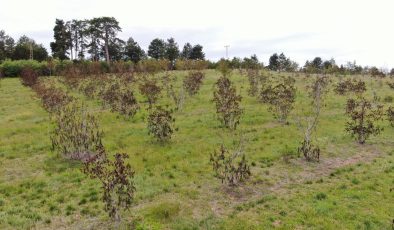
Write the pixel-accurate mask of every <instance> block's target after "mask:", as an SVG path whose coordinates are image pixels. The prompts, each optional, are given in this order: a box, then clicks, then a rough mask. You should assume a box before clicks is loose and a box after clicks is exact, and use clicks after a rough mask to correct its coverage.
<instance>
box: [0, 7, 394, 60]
mask: <svg viewBox="0 0 394 230" xmlns="http://www.w3.org/2000/svg"><path fill="white" fill-rule="evenodd" d="M393 9H394V1H393V0H325V1H322V0H297V1H295V0H275V1H274V0H270V1H268V0H242V1H217V0H216V1H215V0H166V1H162V0H157V1H154V0H140V1H134V0H110V1H109V0H84V1H82V0H67V1H66V0H34V1H33V0H1V2H0V29H3V30H5V31H6V33H7V34H9V35H11V36H12V37H14V39H17V38H18V37H19V36H20V35H23V34H26V35H27V36H29V37H31V38H34V39H35V40H36V41H37V42H39V43H43V44H44V45H45V46H46V47H49V42H50V41H52V37H53V31H52V29H53V26H54V22H55V19H56V18H61V19H64V20H66V21H67V20H70V19H89V18H92V17H99V16H113V17H115V18H116V19H117V20H118V21H119V22H120V26H121V27H122V29H123V32H122V33H120V34H119V36H120V37H121V38H123V39H125V40H126V39H127V38H128V37H130V36H131V37H133V38H134V39H135V40H136V41H137V42H138V43H140V45H141V46H142V47H143V48H144V49H146V48H147V46H148V45H149V43H150V41H151V40H152V39H154V38H156V37H159V38H164V39H165V38H169V37H174V38H175V40H176V41H177V42H178V44H179V46H180V48H182V46H183V44H184V43H185V42H188V41H189V42H191V43H192V44H196V43H200V44H201V45H203V46H204V51H205V53H206V57H207V58H209V59H213V60H216V59H218V58H220V57H223V56H225V48H224V45H230V48H229V56H230V57H233V56H241V57H244V56H250V55H251V54H256V55H257V56H258V57H259V59H260V60H261V61H263V62H264V63H267V62H268V58H269V56H270V55H271V54H272V53H274V52H278V53H280V52H284V53H285V54H286V56H288V57H290V58H292V59H293V60H296V61H297V62H299V63H300V64H301V65H303V64H304V63H305V60H307V59H312V58H314V57H315V56H320V57H322V58H323V59H330V58H331V57H334V58H335V59H336V60H337V63H346V62H347V61H353V60H356V61H357V63H358V64H361V65H363V66H364V65H376V66H378V67H384V68H394V27H393V26H394V13H393ZM48 51H50V50H48Z"/></svg>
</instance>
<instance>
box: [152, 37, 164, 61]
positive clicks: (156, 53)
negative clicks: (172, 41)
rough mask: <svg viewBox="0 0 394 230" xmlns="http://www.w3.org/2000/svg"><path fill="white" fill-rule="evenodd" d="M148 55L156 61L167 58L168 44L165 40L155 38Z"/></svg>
mask: <svg viewBox="0 0 394 230" xmlns="http://www.w3.org/2000/svg"><path fill="white" fill-rule="evenodd" d="M148 55H149V56H150V57H151V58H154V59H163V58H165V57H166V43H165V42H164V40H162V39H159V38H155V39H153V40H152V42H151V43H150V45H149V47H148Z"/></svg>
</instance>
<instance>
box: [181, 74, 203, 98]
mask: <svg viewBox="0 0 394 230" xmlns="http://www.w3.org/2000/svg"><path fill="white" fill-rule="evenodd" d="M204 77H205V75H204V73H203V72H201V71H190V72H189V74H188V76H186V78H185V79H184V80H183V88H184V89H185V90H186V91H187V92H188V93H189V95H190V96H193V95H195V94H196V93H197V92H198V90H199V89H200V87H201V85H202V81H203V79H204Z"/></svg>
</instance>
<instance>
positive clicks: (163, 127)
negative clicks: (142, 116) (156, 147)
mask: <svg viewBox="0 0 394 230" xmlns="http://www.w3.org/2000/svg"><path fill="white" fill-rule="evenodd" d="M174 122H175V119H174V118H173V117H172V110H165V109H163V108H161V107H156V108H155V109H154V110H153V111H151V112H150V114H149V116H148V133H149V134H150V135H153V136H154V137H155V138H156V139H157V140H158V141H160V142H164V141H168V140H170V139H171V136H172V134H173V132H174V128H173V123H174Z"/></svg>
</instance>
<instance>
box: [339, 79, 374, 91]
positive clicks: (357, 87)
mask: <svg viewBox="0 0 394 230" xmlns="http://www.w3.org/2000/svg"><path fill="white" fill-rule="evenodd" d="M334 91H335V92H336V93H337V94H339V95H345V94H347V93H350V92H353V93H355V94H358V95H360V94H362V93H364V92H365V91H367V88H366V85H365V82H364V81H362V80H356V79H353V80H351V79H347V80H346V81H342V82H339V83H338V84H337V85H336V87H335V89H334Z"/></svg>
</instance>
